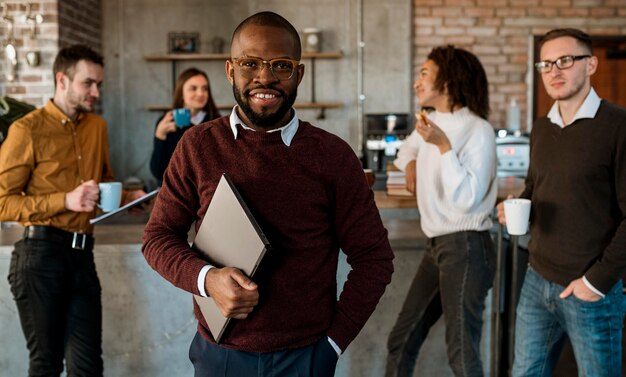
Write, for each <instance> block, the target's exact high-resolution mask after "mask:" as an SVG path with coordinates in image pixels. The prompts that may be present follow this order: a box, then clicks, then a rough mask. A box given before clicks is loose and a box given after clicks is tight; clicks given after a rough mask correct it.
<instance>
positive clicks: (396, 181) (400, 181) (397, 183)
mask: <svg viewBox="0 0 626 377" xmlns="http://www.w3.org/2000/svg"><path fill="white" fill-rule="evenodd" d="M387 195H389V196H414V195H413V194H411V193H410V192H409V190H407V188H406V178H405V176H404V172H402V171H397V170H395V171H394V170H391V171H387Z"/></svg>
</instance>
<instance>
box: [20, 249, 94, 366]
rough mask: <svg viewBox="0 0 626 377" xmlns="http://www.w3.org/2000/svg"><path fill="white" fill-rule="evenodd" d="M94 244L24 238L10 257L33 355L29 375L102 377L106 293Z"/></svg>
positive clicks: (29, 348) (27, 342)
mask: <svg viewBox="0 0 626 377" xmlns="http://www.w3.org/2000/svg"><path fill="white" fill-rule="evenodd" d="M92 247H93V245H90V246H89V247H87V248H86V249H85V250H77V249H72V248H71V246H68V245H67V244H62V243H59V242H54V241H48V240H40V239H23V240H21V241H19V242H17V243H16V244H15V250H14V251H13V253H12V255H11V265H10V270H9V284H10V285H11V292H12V293H13V297H14V299H15V302H16V304H17V309H18V313H19V317H20V321H21V324H22V330H23V331H24V336H25V337H26V345H27V347H28V350H29V355H30V365H29V370H28V375H29V376H59V375H60V374H61V372H62V371H63V358H65V360H66V364H67V375H68V376H89V377H94V376H102V369H103V367H102V345H101V344H102V304H101V300H100V296H101V289H100V281H99V280H98V275H97V274H96V267H95V264H94V260H93V252H92Z"/></svg>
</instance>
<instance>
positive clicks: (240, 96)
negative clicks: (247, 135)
mask: <svg viewBox="0 0 626 377" xmlns="http://www.w3.org/2000/svg"><path fill="white" fill-rule="evenodd" d="M255 89H272V90H276V91H278V92H280V94H281V96H282V97H283V98H284V101H283V104H282V105H281V106H280V107H279V108H278V110H276V112H274V113H269V114H259V113H256V112H255V111H254V110H253V109H252V107H250V105H249V104H248V102H247V101H246V98H249V94H250V90H246V91H245V93H242V91H241V90H239V88H238V87H237V85H236V84H234V83H233V95H234V96H235V100H236V101H237V104H238V105H239V108H240V109H241V110H242V111H243V113H244V114H245V115H246V117H247V118H248V120H249V121H250V122H252V125H254V126H256V127H260V128H266V129H267V128H275V127H276V126H277V125H278V123H279V122H280V121H281V120H282V119H283V118H284V117H285V114H287V113H288V112H289V111H291V108H292V107H293V104H294V103H295V102H296V97H297V96H298V89H297V88H296V89H295V90H294V91H293V92H292V93H290V94H287V93H285V92H284V91H282V90H279V89H276V88H270V87H257V88H255Z"/></svg>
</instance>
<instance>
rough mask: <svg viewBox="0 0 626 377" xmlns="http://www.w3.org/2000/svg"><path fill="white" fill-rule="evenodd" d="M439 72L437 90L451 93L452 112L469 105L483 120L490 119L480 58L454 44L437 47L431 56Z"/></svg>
mask: <svg viewBox="0 0 626 377" xmlns="http://www.w3.org/2000/svg"><path fill="white" fill-rule="evenodd" d="M428 59H429V60H432V61H433V62H434V63H435V64H436V65H437V67H438V68H439V71H438V73H437V78H436V80H435V89H436V90H438V91H444V89H447V90H448V96H449V97H450V111H452V109H453V108H454V106H456V105H461V106H467V107H468V108H469V109H470V110H471V111H472V112H474V113H475V114H476V115H478V116H479V117H481V118H483V119H487V117H488V116H489V112H490V109H489V83H488V82H487V74H486V73H485V69H484V68H483V66H482V64H480V61H479V60H478V58H477V57H476V56H475V55H474V54H472V53H470V52H468V51H466V50H463V49H461V48H457V47H454V46H452V45H447V46H440V47H435V48H433V49H432V51H431V52H430V53H429V54H428Z"/></svg>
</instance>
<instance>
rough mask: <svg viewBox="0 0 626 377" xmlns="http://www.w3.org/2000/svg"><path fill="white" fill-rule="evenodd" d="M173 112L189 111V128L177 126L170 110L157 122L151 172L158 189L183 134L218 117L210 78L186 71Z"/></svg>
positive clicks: (175, 92) (176, 94) (174, 99)
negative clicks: (176, 110)
mask: <svg viewBox="0 0 626 377" xmlns="http://www.w3.org/2000/svg"><path fill="white" fill-rule="evenodd" d="M172 108H173V109H179V108H185V109H189V112H190V113H191V124H190V126H182V127H181V126H177V125H176V123H175V122H174V115H173V111H172V110H170V111H168V112H167V113H165V114H164V115H163V116H162V117H161V118H159V120H158V121H157V123H156V127H155V131H154V149H153V150H152V158H151V159H150V170H151V171H152V175H154V177H155V178H156V179H157V180H158V182H159V185H160V184H161V182H162V180H163V173H164V172H165V169H166V168H167V165H168V164H169V162H170V158H172V154H173V153H174V149H175V148H176V144H178V141H179V140H180V139H181V138H182V137H183V134H184V133H185V132H186V131H187V130H188V129H189V128H190V127H193V126H194V125H196V124H200V123H204V122H208V121H210V120H213V119H215V118H218V117H219V116H220V114H219V111H218V110H217V106H215V102H213V96H212V95H211V87H210V86H209V77H208V76H207V74H206V73H205V72H204V71H201V70H199V69H197V68H189V69H186V70H185V71H183V72H182V73H181V74H180V75H179V76H178V79H177V80H176V88H175V89H174V96H173V101H172Z"/></svg>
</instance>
